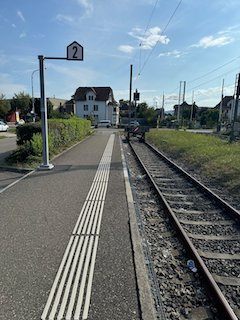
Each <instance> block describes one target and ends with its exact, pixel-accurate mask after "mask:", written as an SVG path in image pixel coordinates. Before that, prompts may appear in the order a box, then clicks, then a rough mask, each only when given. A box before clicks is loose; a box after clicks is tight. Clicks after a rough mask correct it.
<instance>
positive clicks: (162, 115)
mask: <svg viewBox="0 0 240 320" xmlns="http://www.w3.org/2000/svg"><path fill="white" fill-rule="evenodd" d="M163 110H164V92H163V100H162V114H161V125H162V123H163V117H164V112H163Z"/></svg>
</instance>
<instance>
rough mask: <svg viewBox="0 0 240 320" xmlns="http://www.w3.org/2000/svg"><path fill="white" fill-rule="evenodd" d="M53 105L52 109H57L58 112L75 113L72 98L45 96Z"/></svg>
mask: <svg viewBox="0 0 240 320" xmlns="http://www.w3.org/2000/svg"><path fill="white" fill-rule="evenodd" d="M47 99H48V100H49V101H50V102H51V103H52V105H53V110H58V111H59V112H66V113H69V114H70V113H71V112H72V113H75V102H74V100H73V99H71V100H65V99H57V98H47Z"/></svg>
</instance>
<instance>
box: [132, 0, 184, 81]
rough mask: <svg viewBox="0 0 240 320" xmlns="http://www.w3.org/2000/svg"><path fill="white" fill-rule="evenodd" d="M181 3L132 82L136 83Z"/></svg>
mask: <svg viewBox="0 0 240 320" xmlns="http://www.w3.org/2000/svg"><path fill="white" fill-rule="evenodd" d="M181 2H182V0H180V1H179V3H178V5H177V7H176V8H175V10H174V12H173V14H172V15H171V17H170V19H169V20H168V22H167V24H166V26H165V28H164V29H163V31H162V33H161V34H160V36H159V38H158V40H157V42H156V43H155V45H154V46H153V48H152V50H151V52H150V54H149V55H148V57H147V59H146V60H145V62H144V64H143V67H142V69H141V70H140V72H139V74H138V76H137V77H136V79H135V81H134V82H136V80H137V78H138V77H139V76H140V75H141V72H142V71H143V69H144V67H145V65H146V64H147V62H148V60H149V58H150V57H151V55H152V53H153V51H154V49H155V48H156V45H157V44H158V42H159V41H160V39H161V37H162V36H163V34H164V32H165V31H166V29H167V27H168V25H169V23H170V22H171V20H172V18H173V17H174V15H175V13H176V12H177V10H178V8H179V6H180V4H181Z"/></svg>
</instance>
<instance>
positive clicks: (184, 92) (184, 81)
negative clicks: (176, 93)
mask: <svg viewBox="0 0 240 320" xmlns="http://www.w3.org/2000/svg"><path fill="white" fill-rule="evenodd" d="M185 90H186V81H184V88H183V102H184V101H185Z"/></svg>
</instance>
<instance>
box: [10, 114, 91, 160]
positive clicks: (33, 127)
mask: <svg viewBox="0 0 240 320" xmlns="http://www.w3.org/2000/svg"><path fill="white" fill-rule="evenodd" d="M90 130H91V121H89V120H85V119H79V118H76V117H72V118H71V119H68V120H65V119H51V120H49V121H48V146H49V153H50V156H51V155H52V154H53V153H54V151H55V149H56V148H58V147H61V146H64V145H66V144H68V143H69V142H74V141H79V140H81V139H83V138H84V137H85V136H87V135H89V134H90ZM17 137H18V144H19V145H20V146H19V147H18V149H17V150H16V151H14V152H12V153H11V154H10V156H9V157H7V158H6V159H5V163H6V164H8V165H13V164H19V163H21V164H24V163H27V164H31V163H33V162H34V163H39V162H41V160H42V134H41V123H29V124H24V125H23V126H19V127H17Z"/></svg>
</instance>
